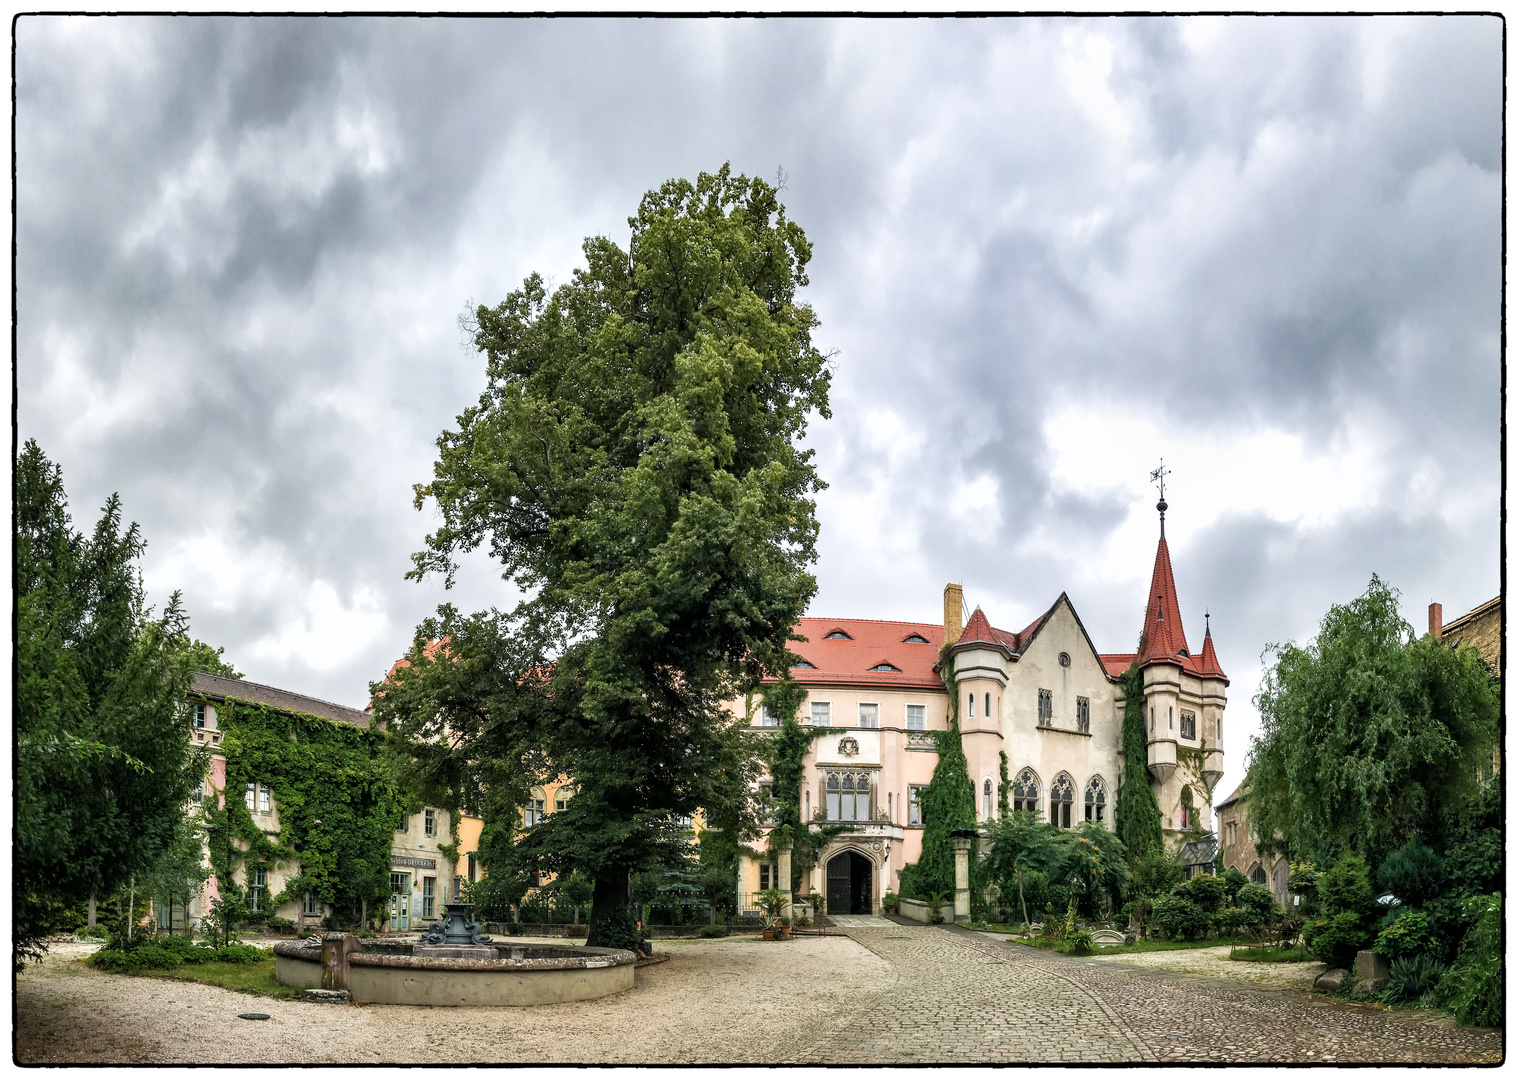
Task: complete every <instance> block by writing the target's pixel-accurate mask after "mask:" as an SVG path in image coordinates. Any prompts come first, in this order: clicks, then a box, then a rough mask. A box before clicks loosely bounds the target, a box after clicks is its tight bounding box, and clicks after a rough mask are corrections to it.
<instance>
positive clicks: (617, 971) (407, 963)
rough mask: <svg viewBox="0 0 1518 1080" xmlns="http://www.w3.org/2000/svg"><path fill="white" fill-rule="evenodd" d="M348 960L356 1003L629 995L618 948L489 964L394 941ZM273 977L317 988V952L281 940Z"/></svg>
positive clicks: (505, 949)
mask: <svg viewBox="0 0 1518 1080" xmlns="http://www.w3.org/2000/svg"><path fill="white" fill-rule="evenodd" d="M359 947H360V948H361V949H362V950H363V951H362V952H354V953H352V954H350V955H349V956H348V958H347V960H348V986H347V990H348V993H349V995H350V997H351V999H352V1000H353V1001H354V1002H355V1003H358V1004H384V1005H432V1006H454V1005H501V1006H522V1005H553V1004H557V1003H559V1002H564V1001H586V1000H589V999H591V998H598V997H605V996H606V995H607V994H616V993H620V992H622V991H623V990H631V989H632V986H633V970H634V965H635V964H636V961H637V957H636V956H635V955H634V954H633V953H631V952H628V951H626V950H624V949H594V948H588V947H586V946H578V947H577V946H572V945H500V946H497V947H496V949H495V952H496V956H497V958H496V959H494V960H476V959H469V958H464V957H447V956H425V955H413V954H412V951H413V948H414V946H413V945H412V944H410V943H402V942H394V943H392V942H381V941H364V942H363V943H362V944H361V945H360V946H359ZM274 972H275V977H276V978H277V979H278V980H279V981H280V982H281V983H283V984H284V985H286V986H298V987H303V988H319V987H321V985H322V962H321V946H320V945H318V944H316V943H314V942H305V941H281V942H279V943H278V944H276V945H275V946H274Z"/></svg>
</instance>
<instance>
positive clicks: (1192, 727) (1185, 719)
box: [1181, 712, 1196, 739]
mask: <svg viewBox="0 0 1518 1080" xmlns="http://www.w3.org/2000/svg"><path fill="white" fill-rule="evenodd" d="M1181 738H1183V739H1194V738H1196V713H1194V712H1183V713H1181Z"/></svg>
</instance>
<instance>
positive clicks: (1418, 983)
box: [1382, 953, 1444, 1002]
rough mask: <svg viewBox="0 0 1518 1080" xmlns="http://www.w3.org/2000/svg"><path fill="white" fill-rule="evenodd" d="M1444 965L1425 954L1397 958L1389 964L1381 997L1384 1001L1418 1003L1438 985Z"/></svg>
mask: <svg viewBox="0 0 1518 1080" xmlns="http://www.w3.org/2000/svg"><path fill="white" fill-rule="evenodd" d="M1443 974H1444V965H1443V964H1441V963H1439V962H1438V961H1437V960H1435V959H1434V958H1433V957H1432V956H1429V955H1428V954H1427V953H1420V954H1418V955H1416V956H1399V957H1397V958H1396V959H1395V960H1393V961H1392V962H1391V974H1390V976H1389V977H1388V979H1387V982H1386V990H1385V992H1384V993H1383V994H1382V997H1383V998H1384V999H1385V1000H1386V1001H1393V1002H1395V1001H1418V1000H1420V999H1421V998H1423V997H1424V996H1425V995H1427V994H1429V993H1431V992H1432V991H1433V990H1434V988H1435V987H1436V986H1438V985H1439V979H1440V977H1441V976H1443Z"/></svg>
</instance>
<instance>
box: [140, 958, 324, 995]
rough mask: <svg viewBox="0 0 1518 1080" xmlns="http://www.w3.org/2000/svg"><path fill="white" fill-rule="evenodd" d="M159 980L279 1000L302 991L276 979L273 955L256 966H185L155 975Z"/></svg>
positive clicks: (221, 964)
mask: <svg viewBox="0 0 1518 1080" xmlns="http://www.w3.org/2000/svg"><path fill="white" fill-rule="evenodd" d="M153 977H154V978H159V979H177V980H178V981H180V982H198V983H207V984H209V985H211V986H220V987H224V988H226V989H228V990H240V991H243V992H245V993H246V992H248V991H254V990H256V991H257V992H258V993H260V994H268V995H269V996H270V997H276V998H296V997H299V996H300V992H301V988H300V987H298V986H286V985H284V984H283V983H281V982H280V981H279V980H278V979H276V978H275V977H274V957H273V956H272V955H271V956H270V957H269V959H267V960H260V961H259V962H258V963H256V964H226V963H219V962H216V963H209V964H185V965H184V966H183V967H181V968H179V969H177V970H175V971H173V972H165V973H164V974H162V975H154V976H153Z"/></svg>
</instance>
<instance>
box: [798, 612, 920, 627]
mask: <svg viewBox="0 0 1518 1080" xmlns="http://www.w3.org/2000/svg"><path fill="white" fill-rule="evenodd" d="M808 619H810V620H811V621H813V622H868V623H889V624H890V625H892V626H936V627H938V628H940V629H942V628H943V623H936V622H908V621H907V620H905V619H865V618H854V617H851V616H847V615H803V616H801V620H800V621H806V620H808Z"/></svg>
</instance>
